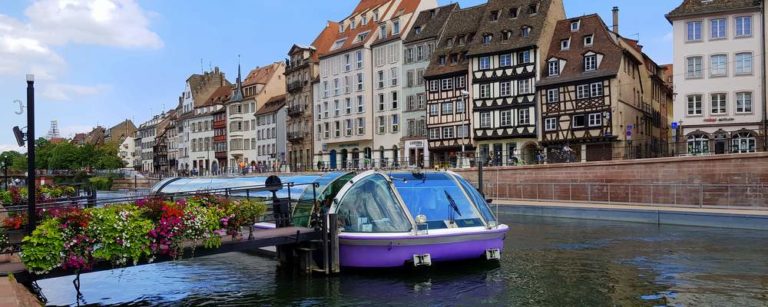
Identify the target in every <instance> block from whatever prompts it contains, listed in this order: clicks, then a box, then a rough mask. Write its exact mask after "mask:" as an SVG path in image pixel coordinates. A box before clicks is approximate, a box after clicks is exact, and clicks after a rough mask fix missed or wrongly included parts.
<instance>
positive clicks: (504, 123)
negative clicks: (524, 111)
mask: <svg viewBox="0 0 768 307" xmlns="http://www.w3.org/2000/svg"><path fill="white" fill-rule="evenodd" d="M499 115H500V117H501V127H509V126H512V111H511V110H506V111H501V112H499Z"/></svg>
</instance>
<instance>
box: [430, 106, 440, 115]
mask: <svg viewBox="0 0 768 307" xmlns="http://www.w3.org/2000/svg"><path fill="white" fill-rule="evenodd" d="M438 115H440V106H438V105H437V104H430V105H429V116H438Z"/></svg>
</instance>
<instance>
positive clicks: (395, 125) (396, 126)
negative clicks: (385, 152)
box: [392, 114, 400, 132]
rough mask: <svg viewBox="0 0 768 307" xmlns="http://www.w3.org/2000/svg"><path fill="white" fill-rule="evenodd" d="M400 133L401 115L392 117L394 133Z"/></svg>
mask: <svg viewBox="0 0 768 307" xmlns="http://www.w3.org/2000/svg"><path fill="white" fill-rule="evenodd" d="M398 131H400V115H397V114H393V115H392V132H398Z"/></svg>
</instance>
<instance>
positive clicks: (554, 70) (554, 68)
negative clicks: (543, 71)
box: [547, 59, 560, 76]
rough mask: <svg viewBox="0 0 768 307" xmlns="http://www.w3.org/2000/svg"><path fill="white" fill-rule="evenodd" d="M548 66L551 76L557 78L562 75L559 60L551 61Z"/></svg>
mask: <svg viewBox="0 0 768 307" xmlns="http://www.w3.org/2000/svg"><path fill="white" fill-rule="evenodd" d="M547 66H548V67H549V69H548V71H549V75H550V76H557V75H559V74H560V61H559V60H557V59H555V60H552V61H549V63H547Z"/></svg>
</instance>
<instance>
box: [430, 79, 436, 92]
mask: <svg viewBox="0 0 768 307" xmlns="http://www.w3.org/2000/svg"><path fill="white" fill-rule="evenodd" d="M437 89H438V81H437V80H432V81H429V90H430V91H432V92H437Z"/></svg>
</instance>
